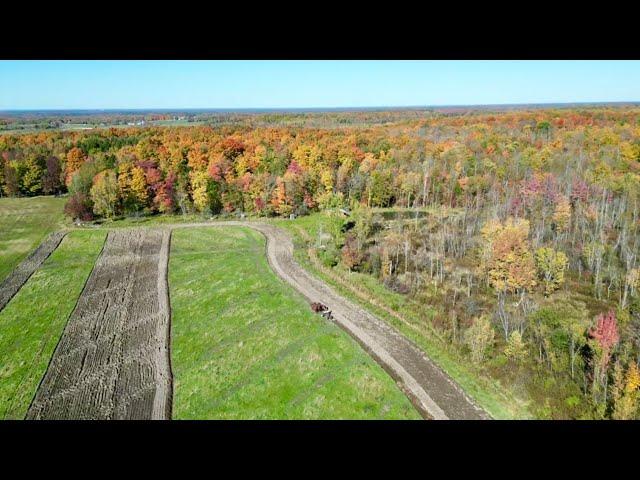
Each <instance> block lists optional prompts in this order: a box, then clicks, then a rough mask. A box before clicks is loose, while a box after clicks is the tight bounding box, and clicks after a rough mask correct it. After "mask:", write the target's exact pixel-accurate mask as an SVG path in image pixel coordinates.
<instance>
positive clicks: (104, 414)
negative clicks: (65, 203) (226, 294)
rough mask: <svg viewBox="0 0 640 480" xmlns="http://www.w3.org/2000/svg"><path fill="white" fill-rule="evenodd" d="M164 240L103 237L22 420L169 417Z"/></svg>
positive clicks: (148, 232) (157, 236) (162, 233)
mask: <svg viewBox="0 0 640 480" xmlns="http://www.w3.org/2000/svg"><path fill="white" fill-rule="evenodd" d="M169 237H170V232H169V231H168V230H165V229H162V230H161V229H135V230H133V229H132V230H116V231H112V232H110V233H109V235H108V237H107V241H106V243H105V246H104V249H103V251H102V254H101V256H100V257H99V259H98V261H97V262H96V264H95V267H94V269H93V271H92V273H91V275H90V277H89V279H88V281H87V284H86V286H85V288H84V290H83V292H82V295H81V296H80V298H79V300H78V304H77V306H76V308H75V310H74V311H73V313H72V314H71V317H70V318H69V322H68V323H67V326H66V328H65V330H64V333H63V335H62V338H61V340H60V343H59V344H58V346H57V348H56V350H55V352H54V354H53V358H52V359H51V363H50V365H49V368H48V370H47V373H46V374H45V376H44V378H43V380H42V383H41V384H40V386H39V388H38V391H37V393H36V396H35V398H34V401H33V403H32V404H31V407H30V408H29V411H28V414H27V418H28V419H166V418H169V416H170V408H171V376H170V367H169V355H168V333H169V308H168V298H167V290H166V264H167V254H168V249H169Z"/></svg>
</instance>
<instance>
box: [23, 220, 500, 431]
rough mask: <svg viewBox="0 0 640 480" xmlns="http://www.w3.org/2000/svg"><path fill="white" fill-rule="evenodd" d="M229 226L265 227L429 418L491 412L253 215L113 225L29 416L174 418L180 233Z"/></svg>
mask: <svg viewBox="0 0 640 480" xmlns="http://www.w3.org/2000/svg"><path fill="white" fill-rule="evenodd" d="M225 226H242V227H249V228H252V229H254V230H257V231H259V232H260V233H262V234H263V235H264V236H265V237H266V239H267V247H266V253H267V258H268V261H269V264H270V266H271V268H272V269H273V270H274V272H275V273H276V274H277V275H278V276H279V277H281V278H282V279H283V280H284V281H286V282H287V283H289V284H290V285H291V286H292V287H293V288H295V289H296V290H297V291H298V292H300V293H301V294H302V295H303V296H304V297H305V298H306V299H307V300H309V301H310V302H322V303H323V304H325V305H327V306H328V307H329V309H330V310H331V311H332V315H333V318H334V320H335V321H336V323H338V324H339V325H340V326H341V327H342V328H343V329H344V330H346V331H347V332H348V333H349V334H350V335H351V336H352V337H353V338H354V339H355V340H357V341H358V342H359V343H360V345H361V346H362V347H363V348H364V349H365V350H366V351H367V352H368V353H369V354H370V355H371V356H372V357H373V358H374V359H375V360H376V361H377V362H378V363H379V364H380V365H381V366H382V367H383V368H384V369H385V370H386V371H387V372H388V373H389V374H390V375H391V376H392V377H393V378H394V379H395V380H396V381H397V382H398V384H399V386H400V387H401V388H402V390H403V391H404V392H405V394H406V395H407V396H408V397H409V399H410V400H411V401H412V403H413V404H414V406H415V407H416V408H417V409H418V410H419V411H420V412H421V414H422V415H423V416H424V417H425V418H430V419H437V420H446V419H474V420H477V419H488V418H490V417H489V415H488V414H487V413H486V412H485V411H484V410H482V409H481V408H480V407H479V406H477V405H476V404H475V402H474V401H473V400H472V399H471V398H470V397H469V396H468V395H467V394H466V393H465V392H464V391H463V390H462V389H461V388H460V387H459V386H458V385H457V384H456V383H455V382H454V381H453V380H452V379H451V378H450V377H449V376H448V375H447V374H446V373H444V372H443V371H442V370H441V369H440V368H439V367H438V366H437V365H435V364H434V363H433V362H432V361H431V360H430V359H429V358H428V357H427V356H426V355H425V354H424V352H422V350H420V349H419V348H418V347H417V346H416V345H415V344H414V343H413V342H411V341H410V340H408V339H407V338H406V337H405V336H404V335H402V334H401V333H400V332H398V331H397V330H396V329H395V328H393V327H391V326H390V325H388V324H387V323H386V322H384V321H382V320H380V319H379V318H377V317H375V316H374V315H372V314H370V313H369V312H367V311H366V310H364V309H363V308H361V307H360V306H358V305H356V304H354V303H353V302H351V301H349V300H347V299H345V298H343V297H342V296H340V295H339V294H337V293H336V292H335V291H334V290H333V289H332V288H330V287H329V286H328V285H326V284H325V283H324V282H322V281H321V280H319V279H317V278H316V277H314V276H312V275H310V274H309V273H307V272H306V271H305V270H304V269H302V268H301V267H300V266H299V265H298V264H297V262H296V261H295V260H294V256H293V244H292V242H291V239H290V237H289V236H288V234H287V233H285V232H284V231H283V230H282V229H280V228H278V227H276V226H274V225H270V224H266V223H260V222H248V221H245V222H242V221H228V222H208V223H190V224H175V225H166V226H164V227H158V228H136V229H123V230H113V231H111V232H110V233H109V235H108V237H107V241H106V243H105V246H104V249H103V252H102V254H101V255H100V257H99V259H98V261H97V262H96V265H95V266H94V269H93V271H92V273H91V275H90V276H89V279H88V280H87V284H86V285H85V288H84V290H83V292H82V294H81V295H80V298H79V299H78V303H77V305H76V308H75V309H74V311H73V313H72V314H71V316H70V318H69V321H68V324H67V326H66V328H65V330H64V332H63V334H62V337H61V339H60V342H59V344H58V346H57V347H56V350H55V352H54V354H53V357H52V359H51V362H50V364H49V368H48V369H47V372H46V374H45V376H44V378H43V379H42V382H41V383H40V386H39V387H38V390H37V392H36V395H35V397H34V399H33V402H32V404H31V406H30V408H29V411H28V413H27V418H29V419H65V418H66V419H169V418H171V398H172V378H171V367H170V356H169V348H170V307H169V295H168V286H167V264H168V255H169V243H170V237H171V230H172V229H173V228H189V227H225ZM58 243H59V241H58ZM56 245H57V244H56ZM54 248H55V247H54ZM51 250H53V249H51ZM49 253H50V252H49ZM45 258H46V257H45ZM40 263H41V262H40ZM27 278H28V277H27ZM25 281H26V279H25ZM23 283H24V282H23ZM14 293H15V292H14Z"/></svg>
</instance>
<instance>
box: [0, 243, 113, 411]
mask: <svg viewBox="0 0 640 480" xmlns="http://www.w3.org/2000/svg"><path fill="white" fill-rule="evenodd" d="M106 235H107V232H105V231H74V232H70V233H69V234H67V236H66V237H65V238H64V240H63V241H62V243H61V244H60V245H59V246H58V248H57V249H56V250H55V251H54V252H53V253H52V254H51V256H50V257H49V258H48V259H47V260H46V261H45V262H44V263H43V264H42V266H41V267H40V269H38V270H37V271H36V272H35V273H34V274H33V275H32V276H31V278H30V279H29V280H28V281H27V283H25V284H24V286H23V287H22V288H21V289H20V291H19V292H18V293H17V294H16V296H15V297H13V298H12V299H11V301H10V302H9V303H8V304H7V306H6V307H5V308H4V310H2V311H1V312H0V418H1V419H21V418H24V416H25V414H26V413H27V409H28V408H29V404H30V403H31V399H32V398H33V396H34V394H35V392H36V389H37V388H38V385H39V383H40V379H41V378H42V376H43V375H44V373H45V372H46V369H47V365H48V364H49V359H50V358H51V355H52V354H53V351H54V349H55V347H56V345H57V343H58V340H59V338H60V335H61V334H62V331H63V329H64V326H65V324H66V322H67V319H68V318H69V315H71V312H72V311H73V308H74V307H75V304H76V301H77V299H78V297H79V296H80V293H81V292H82V288H83V287H84V284H85V281H86V279H87V277H88V276H89V274H90V273H91V269H92V268H93V264H94V263H95V261H96V259H97V257H98V254H99V253H100V250H101V249H102V245H103V244H104V240H105V237H106Z"/></svg>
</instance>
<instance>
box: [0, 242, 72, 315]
mask: <svg viewBox="0 0 640 480" xmlns="http://www.w3.org/2000/svg"><path fill="white" fill-rule="evenodd" d="M65 235H66V232H55V233H52V234H51V235H49V236H48V237H47V238H46V239H45V240H44V241H43V242H42V243H41V244H40V245H39V246H38V248H36V249H35V250H34V251H33V252H31V254H29V256H28V257H27V258H25V259H24V260H23V261H22V262H21V263H20V264H19V265H18V266H17V267H16V268H15V269H14V270H13V271H12V272H11V273H10V274H9V276H8V277H7V278H5V279H4V281H3V282H2V283H0V310H2V309H3V308H4V307H5V306H6V305H7V303H9V300H11V299H12V298H13V296H14V295H15V294H16V293H18V290H20V289H21V288H22V285H24V284H25V283H26V281H27V280H29V277H31V275H33V272H35V271H36V270H37V269H38V268H40V265H42V263H43V262H44V261H45V260H46V259H47V258H49V255H51V253H52V252H53V251H54V250H55V249H56V248H58V245H60V242H62V239H63V238H64V236H65Z"/></svg>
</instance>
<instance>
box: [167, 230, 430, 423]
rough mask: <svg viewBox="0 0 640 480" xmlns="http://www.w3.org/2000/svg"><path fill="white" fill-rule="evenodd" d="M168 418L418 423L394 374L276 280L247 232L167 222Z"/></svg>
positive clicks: (259, 240)
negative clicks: (169, 235)
mask: <svg viewBox="0 0 640 480" xmlns="http://www.w3.org/2000/svg"><path fill="white" fill-rule="evenodd" d="M169 284H170V291H171V307H172V348H171V350H172V352H171V353H172V368H173V373H174V404H173V416H174V418H177V419H336V418H345V419H347V418H348V419H377V418H381V419H382V418H386V419H392V418H396V419H411V418H412V419H417V418H420V416H419V414H418V412H417V411H416V410H415V409H414V408H413V407H412V405H411V403H410V402H409V401H408V400H407V398H406V397H405V396H404V395H403V394H402V392H401V391H400V390H399V389H398V387H397V386H396V385H395V383H394V382H393V380H392V379H391V378H390V377H389V376H388V375H387V374H386V373H385V372H384V370H383V369H382V368H380V367H379V366H378V365H377V364H376V363H375V362H374V361H373V360H372V359H371V358H370V357H369V356H367V354H366V353H365V352H364V351H363V350H362V349H361V348H360V347H359V346H358V345H357V344H356V343H355V342H354V341H353V340H352V339H351V338H350V337H349V336H348V335H347V334H346V333H345V332H343V331H342V330H341V329H340V328H338V327H337V326H336V325H335V324H333V323H332V322H329V321H327V320H325V319H323V318H322V317H320V316H319V315H316V314H313V313H312V312H311V311H310V309H309V305H308V303H307V302H306V301H305V300H304V298H302V297H301V296H300V295H299V294H297V293H296V292H294V291H292V290H291V288H290V287H289V286H287V285H286V284H284V283H283V282H282V281H281V280H279V279H278V278H277V277H276V276H275V275H274V273H273V271H272V270H271V269H270V268H269V265H268V263H267V260H266V258H265V239H264V237H263V236H262V235H260V234H259V233H258V232H255V231H253V230H249V229H247V228H211V226H209V227H206V228H189V229H186V228H184V229H183V228H175V229H174V231H173V235H172V241H171V258H170V265H169Z"/></svg>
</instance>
